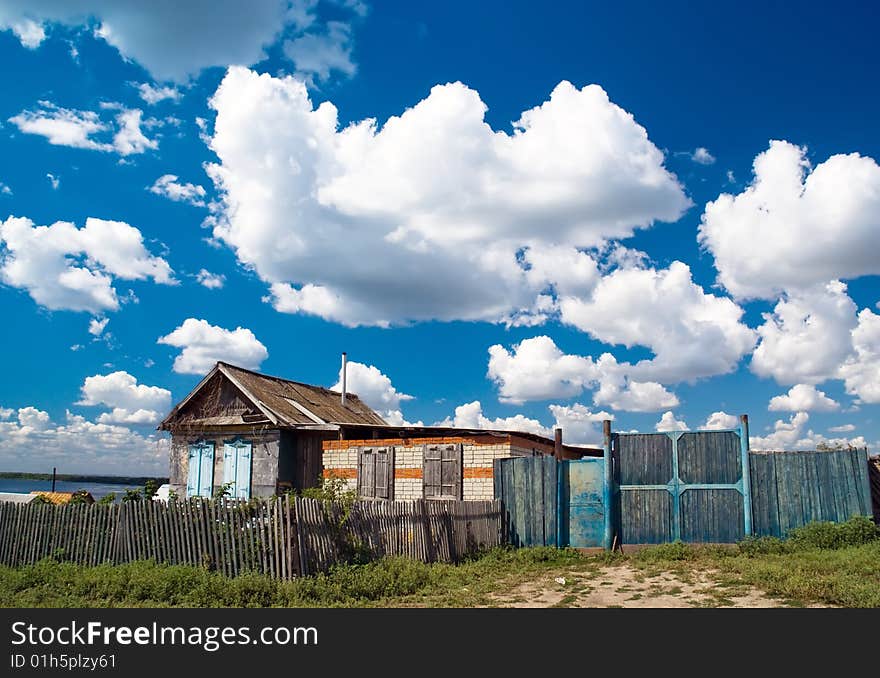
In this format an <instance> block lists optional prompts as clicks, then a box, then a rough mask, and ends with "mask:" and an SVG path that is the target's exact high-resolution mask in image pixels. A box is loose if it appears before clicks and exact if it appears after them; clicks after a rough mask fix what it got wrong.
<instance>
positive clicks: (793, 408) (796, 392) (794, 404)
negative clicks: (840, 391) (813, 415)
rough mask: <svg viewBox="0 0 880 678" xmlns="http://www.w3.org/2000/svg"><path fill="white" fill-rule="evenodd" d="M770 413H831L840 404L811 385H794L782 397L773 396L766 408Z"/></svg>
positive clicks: (838, 407) (837, 408)
mask: <svg viewBox="0 0 880 678" xmlns="http://www.w3.org/2000/svg"><path fill="white" fill-rule="evenodd" d="M767 409H768V410H770V411H771V412H833V411H834V410H839V409H840V404H839V403H837V402H836V401H835V400H833V399H831V398H829V397H828V396H827V395H825V392H824V391H819V390H818V389H817V388H816V387H815V386H813V385H812V384H795V385H794V386H792V387H791V389H789V391H788V393H786V394H784V395H778V396H774V397H773V398H771V399H770V405H769V406H768V407H767Z"/></svg>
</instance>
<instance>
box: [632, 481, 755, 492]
mask: <svg viewBox="0 0 880 678" xmlns="http://www.w3.org/2000/svg"><path fill="white" fill-rule="evenodd" d="M619 489H621V490H666V491H667V492H669V493H670V494H675V493H676V491H678V493H679V494H684V493H685V492H687V491H688V490H736V491H737V492H739V493H740V494H742V493H743V489H742V479H740V480H739V481H738V482H735V483H689V484H688V483H673V482H669V483H666V484H665V485H621V486H620V488H619Z"/></svg>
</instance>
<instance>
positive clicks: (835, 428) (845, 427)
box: [828, 424, 856, 433]
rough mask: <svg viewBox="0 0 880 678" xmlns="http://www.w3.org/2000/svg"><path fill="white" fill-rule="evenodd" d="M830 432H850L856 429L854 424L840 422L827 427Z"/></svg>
mask: <svg viewBox="0 0 880 678" xmlns="http://www.w3.org/2000/svg"><path fill="white" fill-rule="evenodd" d="M828 430H829V431H831V432H832V433H850V432H852V431H855V430H856V427H855V425H854V424H841V425H840V426H832V427H831V428H829V429H828Z"/></svg>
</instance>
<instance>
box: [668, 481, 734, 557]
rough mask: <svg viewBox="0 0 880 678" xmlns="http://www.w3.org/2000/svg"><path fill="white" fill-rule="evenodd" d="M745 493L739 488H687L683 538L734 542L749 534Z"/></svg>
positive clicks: (682, 520) (683, 504)
mask: <svg viewBox="0 0 880 678" xmlns="http://www.w3.org/2000/svg"><path fill="white" fill-rule="evenodd" d="M743 522H744V521H743V496H742V495H741V494H740V493H739V492H737V491H736V490H717V489H716V490H711V489H705V490H687V491H685V492H683V493H682V495H681V540H682V541H686V542H690V543H724V544H728V543H731V544H732V543H733V542H736V541H739V540H740V539H742V538H743V537H744V536H745V532H744V530H743Z"/></svg>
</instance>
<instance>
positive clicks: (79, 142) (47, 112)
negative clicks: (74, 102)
mask: <svg viewBox="0 0 880 678" xmlns="http://www.w3.org/2000/svg"><path fill="white" fill-rule="evenodd" d="M39 103H40V106H39V108H37V109H35V110H25V111H22V112H21V113H19V114H18V115H15V116H13V117H11V118H9V122H11V123H12V124H14V125H15V126H16V127H18V129H19V130H21V131H22V132H24V133H25V134H36V135H38V136H41V137H45V138H46V140H47V141H48V142H49V143H50V144H53V145H55V146H70V147H71V148H86V149H90V150H94V151H104V152H115V153H118V154H119V155H121V156H123V157H125V156H129V155H133V154H138V153H143V152H144V151H146V150H147V149H152V150H155V149H157V148H158V147H159V142H158V141H156V140H155V139H149V138H148V137H147V136H145V135H144V133H143V131H142V130H141V124H142V117H143V112H142V111H141V110H140V109H137V108H134V109H127V108H124V107H120V106H118V105H116V104H109V105H105V106H103V107H102V108H104V109H105V110H117V109H118V110H119V112H118V113H117V114H116V116H115V118H114V122H113V123H110V122H106V121H104V120H102V119H101V117H100V116H99V115H98V114H97V113H95V112H94V111H80V110H74V109H69V108H62V107H60V106H57V105H56V104H53V103H52V102H50V101H40V102H39ZM111 132H114V134H113V136H112V138H107V135H108V134H109V133H111ZM95 135H100V136H101V139H96V138H95ZM47 176H50V175H47ZM50 178H51V177H50ZM53 187H55V186H54V181H53Z"/></svg>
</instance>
